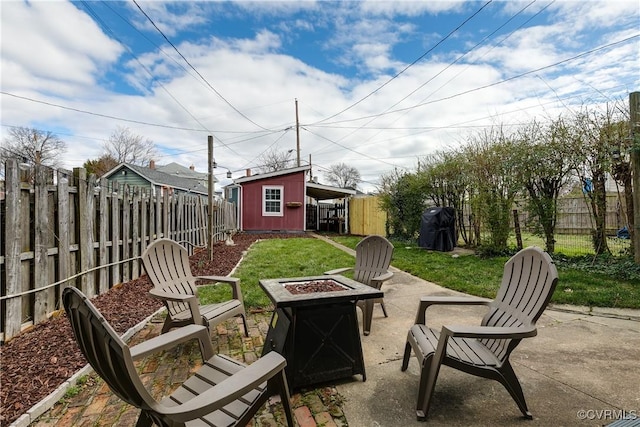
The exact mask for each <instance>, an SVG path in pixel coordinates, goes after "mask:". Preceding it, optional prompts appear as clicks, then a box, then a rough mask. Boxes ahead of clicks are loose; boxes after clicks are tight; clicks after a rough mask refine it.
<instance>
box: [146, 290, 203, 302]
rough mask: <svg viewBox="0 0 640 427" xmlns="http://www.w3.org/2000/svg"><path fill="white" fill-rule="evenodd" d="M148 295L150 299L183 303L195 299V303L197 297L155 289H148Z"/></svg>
mask: <svg viewBox="0 0 640 427" xmlns="http://www.w3.org/2000/svg"><path fill="white" fill-rule="evenodd" d="M149 294H150V295H151V296H152V297H155V298H159V299H162V300H166V301H175V302H185V303H186V302H189V300H190V299H195V300H196V301H197V297H196V296H195V295H185V294H176V293H174V292H166V291H163V290H161V289H157V288H152V289H149Z"/></svg>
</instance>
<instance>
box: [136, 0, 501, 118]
mask: <svg viewBox="0 0 640 427" xmlns="http://www.w3.org/2000/svg"><path fill="white" fill-rule="evenodd" d="M134 1H135V0H134ZM491 2H493V0H489V1H488V2H486V3H485V4H484V5H482V7H481V8H480V9H478V10H477V11H476V12H475V13H473V14H472V15H471V16H469V17H468V18H467V19H465V20H464V21H463V22H462V23H461V24H460V25H458V26H457V27H456V28H454V29H453V30H452V31H450V32H449V34H447V35H446V36H445V37H444V38H442V39H441V40H440V41H438V43H436V44H435V45H434V46H433V47H431V48H430V49H429V50H427V51H426V52H425V53H423V54H422V55H420V56H419V57H418V58H417V59H416V60H414V61H413V62H412V63H410V64H409V65H407V66H406V67H404V68H403V69H402V70H400V72H398V73H397V74H395V75H394V76H393V77H391V78H390V79H389V80H387V81H386V82H384V83H383V84H382V85H381V86H379V87H378V88H377V89H375V90H374V91H373V92H370V93H369V94H368V95H366V96H364V97H363V98H361V99H360V100H359V101H356V102H355V103H353V104H351V105H349V106H348V107H347V108H345V109H343V110H341V111H338V112H337V113H335V114H333V115H331V116H329V117H327V118H324V119H322V120H320V121H319V122H316V123H315V124H318V123H322V122H325V121H327V120H330V119H332V118H334V117H336V116H339V115H340V114H342V113H344V112H345V111H348V110H350V109H351V108H353V107H355V106H356V105H358V104H360V103H361V102H362V101H364V100H365V99H367V98H369V97H370V96H372V95H374V94H375V93H377V92H378V91H379V90H381V89H382V88H383V87H385V86H386V85H388V84H389V83H391V82H392V81H393V80H395V79H396V78H398V77H399V76H400V75H401V74H403V73H404V72H405V71H407V70H408V69H409V68H411V67H412V66H414V65H415V64H417V63H418V62H420V61H421V60H422V58H424V57H425V56H427V55H428V54H429V53H431V52H432V51H433V50H434V49H435V48H437V47H438V46H440V45H441V44H442V43H444V42H445V41H446V40H447V39H448V38H449V37H451V36H452V35H453V34H454V33H456V32H457V31H458V30H459V29H460V28H462V27H463V26H464V25H465V24H466V23H467V22H469V21H470V20H471V19H473V18H474V17H475V16H476V15H478V14H479V13H480V12H481V11H482V10H483V9H484V8H485V7H487V6H488V5H489V4H490V3H491Z"/></svg>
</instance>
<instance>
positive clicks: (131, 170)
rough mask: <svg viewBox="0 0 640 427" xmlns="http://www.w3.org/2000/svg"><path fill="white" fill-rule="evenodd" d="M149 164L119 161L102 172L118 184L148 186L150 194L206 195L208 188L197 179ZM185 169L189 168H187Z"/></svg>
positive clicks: (152, 163) (109, 179) (105, 176)
mask: <svg viewBox="0 0 640 427" xmlns="http://www.w3.org/2000/svg"><path fill="white" fill-rule="evenodd" d="M149 166H150V167H144V166H136V165H131V164H128V163H120V164H119V165H118V166H116V167H115V168H113V169H111V170H110V171H109V172H107V173H106V174H104V178H106V179H107V180H108V181H110V182H114V181H117V182H118V184H119V185H123V184H127V185H129V186H135V187H142V188H149V189H150V190H151V194H152V195H155V194H156V192H157V191H159V192H160V194H164V192H165V191H168V192H169V194H174V193H192V194H197V195H201V196H207V195H208V191H209V190H208V189H207V187H206V186H205V185H203V184H202V183H201V182H200V181H199V180H198V179H194V178H193V177H183V176H180V174H175V173H172V174H170V173H165V172H161V171H159V170H157V169H156V168H155V164H154V162H153V161H152V162H150V164H149ZM185 169H187V170H189V169H188V168H185ZM205 175H206V174H205Z"/></svg>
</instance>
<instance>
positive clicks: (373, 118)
mask: <svg viewBox="0 0 640 427" xmlns="http://www.w3.org/2000/svg"><path fill="white" fill-rule="evenodd" d="M536 1H537V0H532V1H531V2H530V3H529V4H527V5H526V6H524V7H523V8H522V9H520V10H519V11H518V12H517V13H516V14H515V15H513V16H511V17H510V18H509V19H507V21H505V22H504V23H503V24H501V25H500V26H498V27H497V28H496V29H495V30H493V31H492V32H491V33H490V34H488V35H487V36H485V37H484V38H482V40H480V41H479V42H478V43H476V44H475V45H474V46H473V47H472V48H470V49H468V50H467V51H466V52H464V53H463V54H462V55H459V56H458V57H457V58H456V59H455V60H454V61H453V62H451V63H449V64H448V65H447V66H446V67H444V68H443V69H441V70H440V71H439V72H437V73H436V74H435V75H433V76H432V77H431V78H429V79H428V80H427V81H425V82H424V83H422V84H421V85H420V86H418V87H417V88H415V89H414V90H413V91H411V92H409V93H408V94H407V95H405V96H404V97H403V98H402V99H400V100H399V101H397V102H396V103H395V104H393V105H391V106H390V107H388V108H386V109H385V110H384V111H383V112H387V111H390V110H391V109H392V108H394V107H396V106H397V105H399V104H400V103H401V102H402V101H404V100H405V99H407V98H409V97H410V96H411V95H413V94H414V93H416V92H417V91H419V90H420V89H422V88H423V87H424V86H426V85H427V84H428V83H430V82H431V81H433V80H434V79H435V78H436V77H438V76H439V75H441V74H442V73H444V72H445V71H446V70H448V69H449V68H450V67H452V66H453V65H454V64H456V63H457V62H458V61H460V60H462V58H464V57H465V56H467V55H468V54H469V53H470V52H472V51H473V50H475V49H476V48H477V47H478V46H480V45H482V44H483V43H484V42H485V41H487V40H488V39H490V38H491V37H492V36H493V35H494V34H496V33H497V32H498V31H500V30H501V29H502V28H504V27H505V26H506V25H507V24H508V23H509V22H511V21H512V20H513V19H515V17H516V16H518V15H520V14H521V13H522V12H524V11H525V10H526V9H527V8H529V6H531V5H532V4H533V3H535V2H536ZM554 1H555V0H554ZM552 3H553V2H551V3H549V4H548V5H547V6H545V7H544V8H543V9H542V10H541V11H539V12H538V13H536V15H534V16H533V17H535V16H537V15H538V14H540V13H542V11H544V10H545V9H546V8H548V7H549V6H550V5H551V4H552ZM487 4H488V3H487ZM485 6H486V5H485ZM480 10H482V9H480ZM479 12H480V11H478V12H476V14H477V13H479ZM533 17H532V18H530V19H529V20H528V21H526V22H529V21H530V20H531V19H533ZM469 19H471V17H470V18H468V19H467V21H468V20H469ZM465 22H466V21H465ZM526 22H525V23H526ZM525 23H523V24H522V25H520V27H518V28H521V27H522V26H524V24H525ZM463 24H464V23H463ZM463 24H462V25H463ZM462 25H460V26H459V27H458V28H460V27H461V26H462ZM454 31H455V30H454ZM514 32H515V30H514ZM512 34H513V32H512ZM447 37H448V36H447ZM508 37H509V36H507V38H508ZM504 40H506V38H505V39H503V40H502V41H504ZM502 41H501V43H502ZM451 80H453V78H452V79H450V80H449V82H450V81H451ZM447 83H448V82H447ZM447 83H445V84H444V85H442V86H441V87H440V88H439V89H442V87H444V86H445V85H446V84H447ZM439 89H438V90H439ZM433 93H435V91H434V92H432V94H433ZM428 98H429V97H427V98H425V99H428ZM423 101H424V99H423ZM406 113H408V111H405V112H404V114H406ZM404 114H403V115H404ZM380 117H382V116H375V117H372V118H371V119H370V120H369V121H368V122H367V123H364V124H363V125H361V126H360V127H356V128H355V129H354V130H353V131H352V132H350V133H348V134H346V135H345V136H343V137H342V138H340V140H344V139H345V138H347V137H349V136H351V135H353V134H354V133H356V132H357V131H358V130H360V129H362V128H365V127H367V129H372V128H371V127H368V126H367V125H368V124H370V123H372V122H374V121H375V120H377V119H378V118H380ZM401 117H402V116H399V117H398V118H396V120H395V121H397V120H400V118H401ZM378 133H379V132H378ZM373 137H375V135H374V136H372V137H370V138H369V140H371V139H372V138H373ZM324 148H326V147H323V148H321V149H319V150H316V153H317V152H319V151H322V150H323V149H324Z"/></svg>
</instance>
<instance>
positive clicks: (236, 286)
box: [195, 276, 243, 302]
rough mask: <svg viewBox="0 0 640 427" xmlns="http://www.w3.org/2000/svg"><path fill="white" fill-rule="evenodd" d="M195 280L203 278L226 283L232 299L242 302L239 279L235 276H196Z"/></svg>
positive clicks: (208, 280) (207, 280)
mask: <svg viewBox="0 0 640 427" xmlns="http://www.w3.org/2000/svg"><path fill="white" fill-rule="evenodd" d="M195 279H196V280H204V281H206V282H213V283H226V284H228V285H229V286H231V293H232V295H233V299H237V300H239V301H240V302H243V299H242V288H241V287H240V279H238V278H237V277H229V276H196V277H195Z"/></svg>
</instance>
